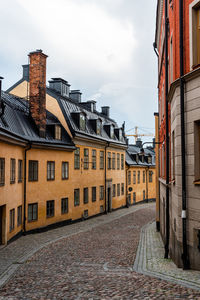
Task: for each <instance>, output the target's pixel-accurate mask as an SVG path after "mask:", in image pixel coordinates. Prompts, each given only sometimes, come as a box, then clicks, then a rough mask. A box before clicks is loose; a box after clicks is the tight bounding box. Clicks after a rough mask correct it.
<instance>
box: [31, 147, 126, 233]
mask: <svg viewBox="0 0 200 300" xmlns="http://www.w3.org/2000/svg"><path fill="white" fill-rule="evenodd" d="M76 146H77V147H79V148H80V158H82V159H83V157H84V148H87V149H89V162H92V149H95V150H96V153H97V168H96V170H93V169H92V164H91V163H89V169H88V170H85V169H84V168H83V162H82V163H80V169H78V170H76V169H74V152H72V153H71V152H64V151H56V150H39V149H32V150H31V151H29V152H28V156H27V159H28V160H38V161H39V178H38V179H39V180H38V182H28V183H27V207H28V203H34V202H38V203H39V207H38V212H39V215H38V221H34V222H31V223H27V230H31V229H34V228H37V227H43V226H47V225H49V224H52V223H55V222H60V221H64V220H68V219H72V220H76V219H79V218H82V215H83V212H84V210H88V215H89V216H93V215H96V214H99V213H100V206H101V205H103V206H104V208H105V196H104V200H100V199H99V194H100V186H101V185H103V186H104V188H105V170H100V167H99V166H100V164H99V157H100V156H99V152H100V150H104V147H102V148H101V147H99V148H96V147H90V146H83V145H76ZM116 153H117V152H116ZM119 153H120V154H121V153H122V152H119ZM47 160H49V161H55V180H54V181H47V174H46V173H47V171H46V169H47ZM62 161H68V162H69V179H68V180H62V179H61V164H62ZM27 164H28V161H27ZM107 179H112V183H116V184H117V183H120V185H121V183H122V182H123V183H124V188H125V170H120V171H119V170H108V171H107ZM85 187H87V188H88V191H89V202H88V203H87V204H84V203H83V189H84V188H85ZM92 187H96V191H97V194H96V201H95V202H92ZM74 189H80V205H79V206H75V207H74ZM67 197H68V201H69V212H68V214H65V215H61V198H67ZM47 200H55V216H54V217H52V218H46V201H47ZM125 204H126V201H125V192H124V195H121V190H120V196H119V197H115V198H113V200H112V208H113V209H115V208H119V207H121V206H124V205H125Z"/></svg>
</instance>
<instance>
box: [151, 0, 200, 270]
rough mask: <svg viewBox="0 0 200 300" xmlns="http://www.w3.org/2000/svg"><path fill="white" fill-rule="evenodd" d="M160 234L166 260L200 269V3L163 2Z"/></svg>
mask: <svg viewBox="0 0 200 300" xmlns="http://www.w3.org/2000/svg"><path fill="white" fill-rule="evenodd" d="M154 49H155V51H156V53H157V56H158V103H159V142H160V144H159V172H160V174H159V175H160V179H159V182H160V231H161V235H162V238H163V241H164V243H165V257H166V258H167V257H168V255H170V256H171V257H172V258H173V259H174V261H175V262H176V264H177V265H178V266H182V267H183V268H184V269H188V268H190V267H192V268H195V269H200V263H198V262H197V258H198V261H200V251H199V250H198V249H200V231H199V228H200V186H199V182H200V160H199V157H200V154H199V153H200V130H199V123H200V121H199V120H200V1H199V0H158V1H157V18H156V34H155V43H154Z"/></svg>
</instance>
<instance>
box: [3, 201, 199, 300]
mask: <svg viewBox="0 0 200 300" xmlns="http://www.w3.org/2000/svg"><path fill="white" fill-rule="evenodd" d="M154 210H155V206H154V205H147V206H146V207H144V206H140V207H139V206H138V207H137V211H134V209H133V210H132V212H131V213H127V214H126V213H125V211H124V215H123V214H122V215H121V216H120V213H118V217H117V216H116V215H115V217H114V215H113V216H112V214H111V215H110V218H111V219H110V220H109V216H108V218H107V221H106V217H107V216H102V217H104V218H105V219H104V221H102V222H104V223H103V224H102V223H101V222H100V221H97V219H98V218H96V221H94V223H95V224H96V226H92V225H91V226H89V225H87V226H88V228H87V230H86V228H85V231H82V232H77V233H75V234H73V235H71V236H68V237H66V238H62V239H60V240H58V241H56V242H54V243H51V244H48V245H46V246H45V247H43V249H41V250H39V251H38V252H37V253H35V254H34V255H33V256H32V257H31V258H29V259H28V260H27V261H26V262H24V263H23V264H22V265H20V267H18V269H17V271H16V272H15V274H14V275H13V277H12V278H11V279H10V280H9V281H8V282H7V283H6V284H5V285H4V286H3V287H2V288H1V289H0V299H1V300H2V299H9V300H18V299H26V300H29V299H45V300H48V299H53V300H54V299H55V300H57V299H66V300H68V299H83V300H84V299H91V300H97V299H138V300H143V299H159V300H160V299H200V292H198V291H195V290H192V289H189V288H185V287H183V286H180V285H177V284H173V283H170V282H167V281H164V280H160V279H157V278H154V277H150V276H146V275H143V274H139V273H136V272H135V271H134V270H133V262H134V260H135V257H136V252H137V246H138V242H139V239H140V230H141V228H142V227H143V225H144V224H147V223H149V222H150V221H151V220H152V219H153V218H154ZM129 212H130V211H129ZM116 213H117V212H116ZM100 218H101V217H100ZM89 221H90V220H89ZM97 222H99V226H97ZM81 224H82V225H84V224H85V222H84V223H79V224H74V225H78V226H81ZM68 227H69V226H67V227H66V228H68ZM46 234H47V233H46ZM48 234H50V233H48ZM35 236H38V235H35ZM19 241H20V240H19ZM16 242H17V241H16ZM30 242H31V241H30ZM11 245H12V244H11ZM11 245H10V246H11ZM6 248H7V247H6ZM6 248H4V249H3V250H5V249H6ZM16 248H17V246H16ZM0 255H1V252H0Z"/></svg>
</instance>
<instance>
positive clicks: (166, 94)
mask: <svg viewBox="0 0 200 300" xmlns="http://www.w3.org/2000/svg"><path fill="white" fill-rule="evenodd" d="M168 28H169V19H168V0H165V113H166V116H165V120H166V133H165V136H166V212H165V215H166V224H165V228H166V236H165V256H164V257H165V258H168V256H169V110H168V84H169V82H168V73H169V70H168Z"/></svg>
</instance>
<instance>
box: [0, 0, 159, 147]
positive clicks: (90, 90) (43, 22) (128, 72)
mask: <svg viewBox="0 0 200 300" xmlns="http://www.w3.org/2000/svg"><path fill="white" fill-rule="evenodd" d="M156 2H157V1H156V0H4V1H3V0H0V3H1V17H0V36H1V47H0V69H1V71H0V76H3V77H4V78H5V79H4V81H3V89H4V90H5V89H7V88H8V87H10V86H11V85H12V84H14V83H15V82H16V81H17V80H19V79H20V78H21V77H22V67H21V65H23V64H26V63H27V62H28V57H27V55H28V53H29V52H31V51H33V50H36V49H42V50H43V52H44V53H45V54H47V55H48V59H47V80H50V78H51V77H62V78H63V79H65V80H67V81H68V82H69V84H71V89H80V90H81V91H82V93H83V94H82V100H83V101H86V100H93V99H94V100H96V101H97V108H98V109H99V110H100V107H101V106H104V105H109V106H110V107H111V117H112V118H114V119H115V120H116V121H117V123H118V124H119V125H121V124H122V123H123V121H126V130H127V131H128V130H130V129H131V128H133V127H135V126H136V125H138V126H139V128H141V129H139V130H140V131H141V132H142V133H145V132H147V131H148V132H154V129H153V128H154V115H153V114H154V112H155V111H157V88H156V85H157V59H156V56H155V53H154V51H153V47H152V44H153V41H154V34H155V21H156V20H155V17H156ZM129 133H131V131H129ZM143 140H147V138H143ZM130 141H131V142H132V141H133V140H130Z"/></svg>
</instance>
